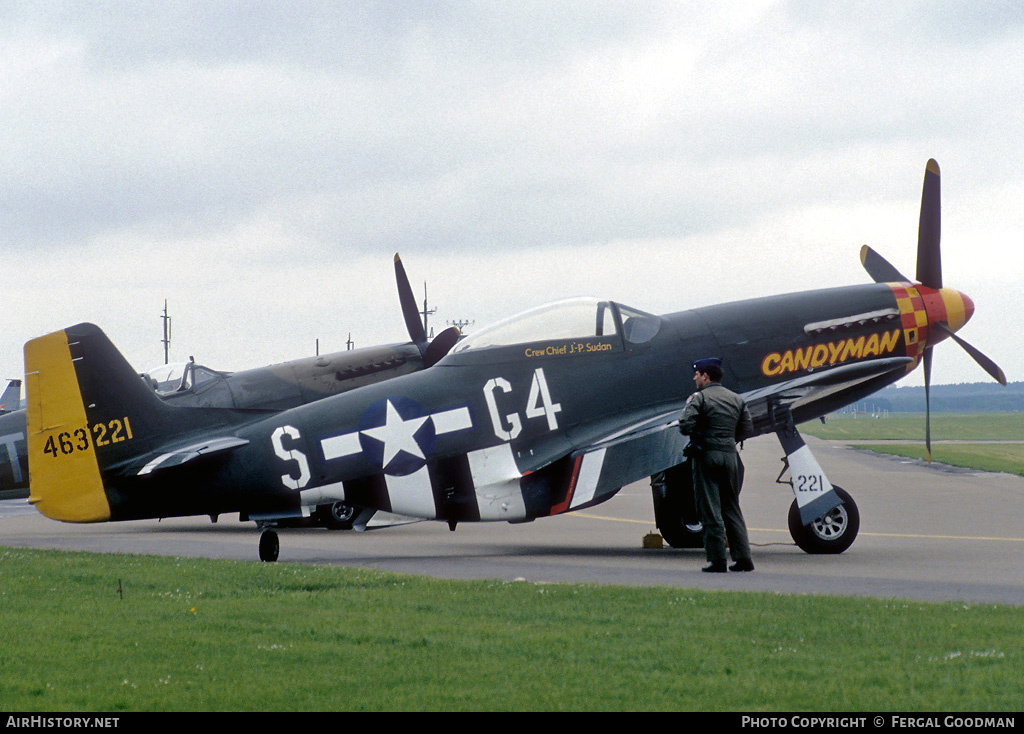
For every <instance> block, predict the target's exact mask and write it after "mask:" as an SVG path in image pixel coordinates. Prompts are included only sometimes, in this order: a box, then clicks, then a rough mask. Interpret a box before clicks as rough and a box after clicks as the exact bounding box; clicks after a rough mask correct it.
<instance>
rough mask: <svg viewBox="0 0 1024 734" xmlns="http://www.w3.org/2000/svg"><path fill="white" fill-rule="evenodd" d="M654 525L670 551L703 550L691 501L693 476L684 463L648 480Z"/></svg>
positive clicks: (702, 536) (700, 529)
mask: <svg viewBox="0 0 1024 734" xmlns="http://www.w3.org/2000/svg"><path fill="white" fill-rule="evenodd" d="M651 492H652V493H653V495H654V522H655V524H656V525H657V526H658V532H660V533H661V537H662V538H664V540H665V542H666V543H668V544H669V545H670V546H671V547H673V548H703V547H704V533H703V530H704V528H703V527H702V526H701V523H700V518H699V517H698V516H697V508H696V506H695V504H694V498H693V473H692V470H691V468H690V464H689V462H688V461H684V462H683V463H682V464H678V465H677V466H674V467H672V468H670V469H667V470H666V471H663V472H659V473H658V474H655V475H654V476H653V477H651Z"/></svg>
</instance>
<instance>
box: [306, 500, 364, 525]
mask: <svg viewBox="0 0 1024 734" xmlns="http://www.w3.org/2000/svg"><path fill="white" fill-rule="evenodd" d="M357 514H358V512H357V511H356V508H355V507H353V506H352V505H349V504H346V503H345V502H332V503H330V504H329V505H320V506H319V507H317V508H316V515H317V519H318V520H319V521H320V524H321V525H323V526H324V527H325V528H329V529H330V530H351V529H352V523H353V522H354V521H355V519H356V515H357Z"/></svg>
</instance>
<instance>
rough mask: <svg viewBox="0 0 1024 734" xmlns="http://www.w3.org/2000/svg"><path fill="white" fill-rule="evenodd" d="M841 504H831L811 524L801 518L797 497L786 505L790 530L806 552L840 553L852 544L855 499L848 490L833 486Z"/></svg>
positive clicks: (856, 528)
mask: <svg viewBox="0 0 1024 734" xmlns="http://www.w3.org/2000/svg"><path fill="white" fill-rule="evenodd" d="M832 489H834V490H835V492H836V494H838V495H839V499H841V500H842V501H843V504H841V505H839V506H838V507H834V508H832V509H831V510H829V511H828V512H827V513H825V516H824V517H819V518H817V519H816V520H814V522H812V523H811V524H810V525H804V524H803V523H802V522H801V520H800V508H799V507H797V504H796V500H793V504H792V505H790V507H789V534H790V535H792V536H793V540H795V541H796V544H797V545H798V546H799V547H800V548H801V550H803V551H804V552H806V553H842V552H843V551H844V550H846V549H847V548H849V547H850V546H851V545H853V541H854V540H856V539H857V532H858V531H859V530H860V512H859V511H858V510H857V503H855V502H854V501H853V498H852V497H851V496H850V495H849V493H848V492H847V491H846V490H844V489H842V488H841V487H837V486H835V485H833V486H832Z"/></svg>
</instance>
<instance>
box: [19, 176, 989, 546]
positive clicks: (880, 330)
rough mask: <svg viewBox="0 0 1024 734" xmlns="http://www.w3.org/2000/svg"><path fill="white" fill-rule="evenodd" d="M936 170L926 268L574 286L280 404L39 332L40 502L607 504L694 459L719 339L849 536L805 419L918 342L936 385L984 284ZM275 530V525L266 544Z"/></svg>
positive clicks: (33, 410)
mask: <svg viewBox="0 0 1024 734" xmlns="http://www.w3.org/2000/svg"><path fill="white" fill-rule="evenodd" d="M938 177H939V171H938V166H937V164H935V162H934V161H929V163H928V168H927V170H926V173H925V184H924V193H923V195H922V210H921V227H920V234H919V246H918V271H917V280H918V282H917V283H913V282H911V281H909V280H908V279H907V278H905V277H903V276H902V275H900V274H899V273H898V271H896V270H895V268H893V267H892V266H891V265H889V264H888V263H887V262H885V261H884V260H883V259H882V258H881V257H880V256H878V255H877V253H875V252H874V251H873V250H870V248H865V249H863V250H862V253H861V257H862V262H863V264H864V266H865V268H866V269H867V270H868V272H869V274H871V275H872V277H873V278H874V280H875V281H876V282H875V283H874V284H872V285H863V286H849V287H844V288H832V289H824V290H816V291H809V292H805V293H796V294H789V295H783V296H774V297H769V298H759V299H753V300H748V301H741V302H736V303H728V304H724V305H718V306H709V307H705V308H699V309H694V310H690V311H681V312H678V313H672V314H667V315H664V316H656V315H653V314H649V313H645V312H643V311H639V310H637V309H634V308H631V307H628V306H625V305H622V304H618V303H615V302H612V301H604V300H598V299H574V300H569V301H562V302H558V303H555V304H552V305H549V306H544V307H542V308H539V309H535V310H532V311H528V312H526V313H524V314H521V315H519V316H515V317H513V318H510V319H508V320H506V321H502V322H499V323H498V324H495V325H493V326H491V327H490V328H487V329H484V330H481V331H479V332H477V333H475V334H473V335H471V336H470V337H468V338H466V339H464V340H463V341H461V342H460V343H458V344H457V345H456V346H455V347H454V348H453V349H452V350H451V352H450V353H448V354H447V355H446V356H445V357H443V358H442V359H441V360H440V361H438V362H437V364H435V365H434V366H433V367H431V368H429V369H426V370H423V371H420V372H416V373H413V374H409V375H404V376H401V377H396V378H395V379H392V380H388V381H385V382H379V383H376V384H372V385H366V386H364V387H361V388H359V389H356V390H352V391H349V392H346V393H343V394H340V395H336V396H333V397H329V398H326V399H323V400H319V401H316V402H313V403H309V404H306V405H302V406H298V407H295V408H291V409H288V410H284V411H282V412H279V413H275V414H273V415H269V416H267V415H261V416H255V417H254V416H253V415H252V414H249V413H243V412H239V411H235V410H224V409H213V408H191V409H188V410H179V409H175V408H173V407H171V406H169V405H167V404H166V403H164V402H162V401H161V400H159V399H158V398H157V397H156V396H155V395H154V394H153V391H152V390H150V389H147V388H146V386H145V385H143V384H142V383H141V381H140V380H139V379H138V377H137V376H136V375H135V372H134V371H133V370H132V368H131V366H130V365H128V363H127V362H126V361H125V360H124V358H123V357H122V356H121V355H120V353H119V352H118V351H117V350H116V348H114V346H113V345H112V344H111V343H110V341H109V340H108V339H107V338H106V337H105V335H104V334H103V333H102V332H101V331H100V330H99V329H98V328H97V327H96V326H93V325H91V324H80V325H78V326H73V327H70V328H67V329H64V330H63V331H58V332H54V333H52V334H49V335H47V336H43V337H40V338H38V339H34V340H32V341H30V342H29V343H28V344H26V346H25V370H26V381H27V392H28V433H29V437H28V446H29V461H30V466H31V467H32V482H31V488H32V493H31V501H32V502H33V503H34V504H35V505H36V507H37V508H38V509H39V510H40V511H41V512H42V513H43V514H44V515H46V516H48V517H51V518H55V519H58V520H64V521H69V522H99V521H105V520H127V519H137V518H145V517H167V516H175V515H189V514H207V513H209V512H211V511H213V510H215V511H219V512H232V511H240V512H244V513H246V514H247V515H249V516H250V517H267V518H272V517H278V518H283V517H288V516H294V515H298V514H300V513H301V512H302V511H303V508H304V507H309V506H315V505H319V504H323V503H325V502H329V501H334V500H342V501H346V502H350V503H352V504H355V505H358V506H361V507H366V508H371V509H377V510H383V511H387V512H392V513H397V514H401V515H407V516H411V517H417V518H424V519H432V520H441V521H446V522H448V523H449V525H450V526H452V527H453V528H454V527H455V525H456V524H457V523H460V522H471V521H499V520H501V521H507V522H514V523H515V522H524V521H529V520H533V519H535V518H538V517H544V516H548V515H556V514H559V513H562V512H567V511H570V510H576V509H580V508H583V507H589V506H592V505H596V504H598V503H600V502H603V501H605V500H607V499H609V498H610V497H612V496H613V495H614V494H615V493H616V492H617V491H618V490H619V489H620V488H621V487H623V486H625V485H626V484H629V483H631V482H634V481H637V480H639V479H642V478H644V477H648V476H651V475H654V474H656V473H658V472H662V471H665V470H668V469H671V468H673V467H676V466H678V465H679V464H680V463H682V462H683V460H684V455H683V449H684V448H685V445H686V441H687V439H686V438H685V437H684V436H682V435H681V434H680V433H679V432H678V430H676V428H675V422H676V419H677V418H678V416H679V414H680V412H681V411H682V408H683V406H684V403H685V400H686V397H687V395H688V394H689V393H690V392H691V389H692V388H690V387H689V385H688V383H689V381H690V370H689V369H688V365H689V364H690V363H691V362H692V360H693V359H694V358H695V357H699V356H708V355H714V356H720V357H722V358H723V359H724V363H725V367H726V379H725V380H724V382H725V383H726V384H728V385H730V386H732V387H733V388H734V389H736V390H737V391H738V392H741V393H742V394H743V395H744V397H745V398H746V399H747V402H748V405H749V407H750V410H751V413H752V415H753V417H754V423H755V435H756V434H764V433H775V434H776V435H777V436H778V437H779V439H780V442H781V444H782V447H783V450H784V451H785V454H786V457H787V461H788V466H789V470H790V474H791V484H792V487H793V491H794V494H795V500H794V503H793V509H792V510H791V513H790V519H791V531H792V532H793V535H794V538H795V539H796V541H797V543H798V544H799V545H800V546H801V547H803V548H804V549H805V550H807V551H809V552H841V551H843V550H845V549H846V548H847V547H849V545H850V543H852V542H853V539H854V537H855V536H856V533H857V529H858V523H857V511H856V506H855V504H854V502H853V499H852V498H851V497H850V496H849V495H848V494H847V493H846V492H844V491H843V490H841V489H839V488H838V487H833V485H832V484H831V483H830V482H829V481H828V478H827V477H826V475H825V473H824V471H822V469H821V467H820V466H819V465H818V463H817V461H816V460H815V459H814V457H813V455H812V454H811V452H810V450H809V449H808V448H807V446H806V445H805V444H804V442H803V441H802V439H801V437H800V434H799V433H798V431H797V429H796V427H795V426H796V424H797V423H800V422H802V421H806V420H809V419H812V418H816V417H819V416H822V415H824V414H826V413H828V412H830V411H832V410H835V409H836V408H839V407H841V406H843V405H847V404H849V403H851V402H854V401H856V400H859V399H861V398H862V397H864V396H865V395H868V394H870V393H872V392H874V391H876V390H878V389H879V388H881V387H883V386H885V385H887V384H890V383H892V382H895V381H896V380H898V379H899V378H900V377H902V376H903V375H904V374H906V373H907V372H908V371H910V370H911V369H913V368H914V367H915V366H916V365H917V364H918V362H919V361H922V360H923V362H924V369H925V377H926V380H925V381H926V384H927V383H928V381H929V372H930V367H931V349H932V347H933V346H934V345H935V344H936V343H938V342H939V341H941V340H942V339H944V338H945V337H947V336H952V334H953V332H955V331H956V330H958V329H959V328H960V327H962V326H963V325H964V324H965V323H966V322H967V320H968V319H969V318H970V317H971V315H972V313H973V310H974V306H973V304H972V302H971V301H970V299H969V298H967V297H966V296H965V295H963V294H961V293H959V292H958V291H955V290H952V289H949V288H944V287H943V286H942V282H941V271H940V266H939V244H938V240H939V237H938V217H939V185H938V182H939V178H938ZM952 338H953V339H955V340H956V341H958V342H959V343H961V344H962V345H963V346H964V347H965V348H966V349H968V351H969V352H971V354H972V355H973V356H974V357H975V359H976V360H978V361H979V363H980V364H981V365H982V366H983V367H984V368H985V369H986V371H988V372H989V373H990V374H991V375H992V376H993V377H995V378H996V379H997V380H999V381H1000V382H1003V383H1005V378H1004V377H1003V375H1002V372H1001V371H1000V370H999V368H998V367H996V366H995V365H994V364H993V363H992V362H991V361H990V360H988V359H987V358H986V357H984V356H983V355H981V354H980V352H978V351H977V350H975V349H974V348H973V347H970V346H969V345H966V343H964V342H962V340H960V338H959V337H956V336H953V337H952ZM677 474H679V472H677ZM664 499H665V498H662V500H661V501H660V502H659V501H658V497H657V495H656V515H657V517H658V525H659V528H660V529H661V530H662V532H663V534H664V535H665V536H666V537H667V538H669V540H670V542H673V541H672V537H673V536H679V535H680V533H678V532H676V531H678V529H679V527H680V526H682V525H684V524H691V523H687V522H686V521H687V520H688V518H687V517H686V516H685V515H686V512H685V510H684V509H682V508H681V504H680V503H675V504H673V503H670V502H666V501H664ZM794 518H795V520H794ZM794 525H795V527H794ZM683 540H684V541H686V540H688V539H687V538H685V537H684V538H683ZM673 544H674V543H673ZM278 548H279V543H278V538H277V535H276V533H274V532H273V531H265V532H264V534H263V536H262V538H261V541H260V556H261V558H263V559H264V560H274V559H276V558H277V554H278Z"/></svg>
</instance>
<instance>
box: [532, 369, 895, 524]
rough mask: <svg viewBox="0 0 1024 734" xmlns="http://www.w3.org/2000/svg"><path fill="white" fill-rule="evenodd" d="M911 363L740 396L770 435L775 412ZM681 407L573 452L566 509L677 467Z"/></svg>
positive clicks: (826, 375)
mask: <svg viewBox="0 0 1024 734" xmlns="http://www.w3.org/2000/svg"><path fill="white" fill-rule="evenodd" d="M912 362H913V360H912V359H910V358H909V357H893V358H886V359H875V360H871V361H868V362H860V363H857V364H852V365H841V366H838V367H833V368H831V369H824V370H820V371H817V372H814V373H813V374H808V375H803V376H801V377H797V378H794V379H792V380H787V381H785V382H782V383H778V384H776V385H771V386H768V387H765V388H761V389H758V390H752V391H750V392H748V393H745V394H744V395H743V397H744V399H745V400H746V401H747V406H748V409H749V410H750V412H751V417H752V418H753V420H754V427H755V435H760V434H763V433H771V432H774V431H775V428H776V418H775V412H776V411H778V410H779V409H780V408H783V409H789V410H792V409H794V408H795V407H799V406H800V405H808V404H810V403H813V402H815V401H818V400H825V399H828V398H829V397H832V396H837V395H842V394H843V393H845V392H847V391H849V390H851V389H853V388H854V387H856V386H858V385H861V384H862V383H865V382H868V381H871V380H888V379H889V378H891V377H892V376H894V373H898V374H902V373H903V372H904V371H905V370H906V368H907V366H908V365H909V364H910V363H912ZM684 404H685V401H683V400H680V403H679V405H678V407H674V408H671V409H669V410H666V411H663V412H661V413H659V414H658V415H655V416H650V417H646V418H643V419H638V420H636V421H635V422H633V423H631V424H629V425H627V426H626V427H621V426H620V427H617V428H613V429H609V430H608V432H607V433H606V434H605V435H602V436H599V437H595V438H593V439H592V440H590V441H588V442H587V443H586V444H585V445H582V446H578V448H577V449H576V450H575V451H573V452H572V453H571V454H570V455H569V457H568V460H569V461H570V462H571V467H572V471H571V473H570V475H569V476H570V479H569V481H568V486H567V496H566V499H565V509H574V508H577V507H582V506H586V505H588V504H596V503H597V502H600V501H602V500H604V499H607V498H608V497H610V496H611V495H612V494H614V493H615V492H616V491H618V489H619V488H621V487H623V486H625V485H627V484H630V483H632V482H635V481H639V480H641V479H643V478H645V477H649V476H651V475H652V474H654V473H656V472H658V471H662V470H664V469H665V468H666V467H670V466H675V465H676V464H679V463H682V461H683V460H684V458H685V457H684V455H683V449H684V448H685V447H686V445H687V443H688V442H689V438H688V437H687V436H684V435H682V434H681V433H679V431H678V429H677V427H676V426H677V423H678V420H679V417H680V415H681V413H682V410H683V407H684ZM557 471H558V469H557V465H550V466H548V467H544V468H543V469H541V470H539V471H538V472H537V473H538V474H540V475H543V474H555V473H556V472H557Z"/></svg>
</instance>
